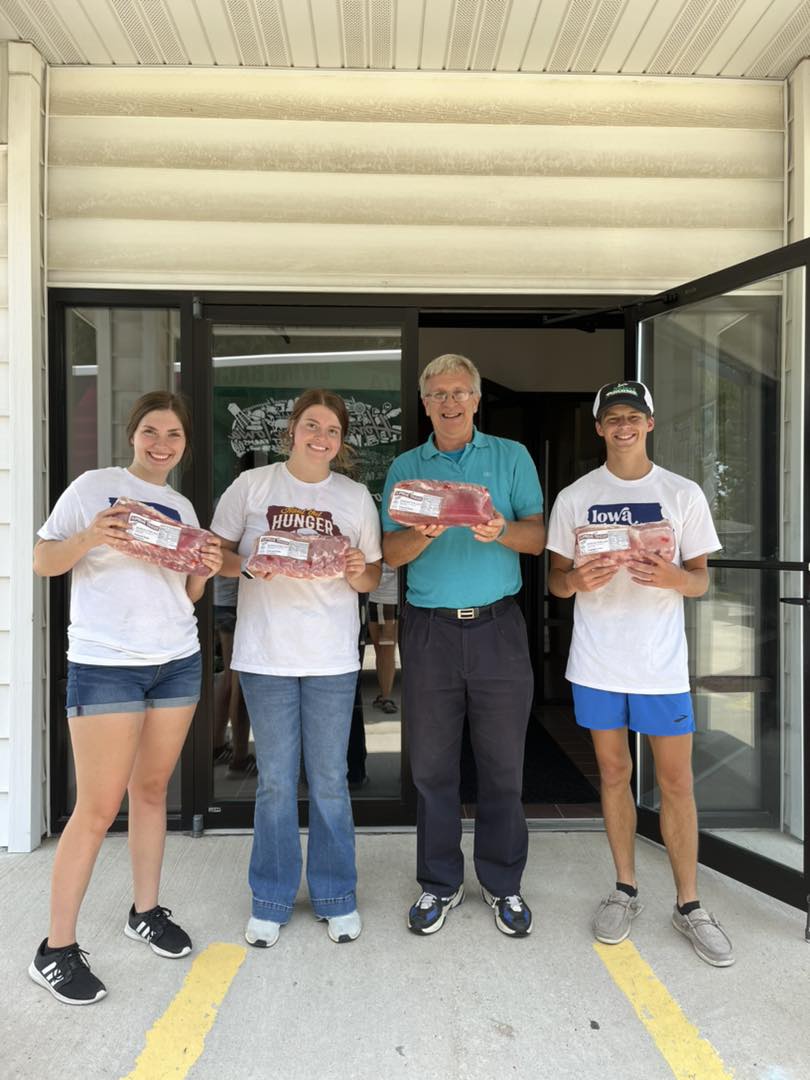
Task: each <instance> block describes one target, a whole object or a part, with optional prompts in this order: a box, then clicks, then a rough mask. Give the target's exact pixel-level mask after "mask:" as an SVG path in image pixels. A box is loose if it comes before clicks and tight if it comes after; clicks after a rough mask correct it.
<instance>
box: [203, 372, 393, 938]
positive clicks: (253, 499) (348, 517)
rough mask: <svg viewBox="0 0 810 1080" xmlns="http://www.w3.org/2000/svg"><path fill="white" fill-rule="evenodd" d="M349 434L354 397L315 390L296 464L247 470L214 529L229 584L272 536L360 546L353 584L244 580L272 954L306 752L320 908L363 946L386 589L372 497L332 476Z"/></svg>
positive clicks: (241, 641)
mask: <svg viewBox="0 0 810 1080" xmlns="http://www.w3.org/2000/svg"><path fill="white" fill-rule="evenodd" d="M348 430H349V414H348V411H347V409H346V405H345V403H344V401H343V399H342V398H340V397H339V396H338V395H337V394H334V393H332V392H331V391H328V390H307V391H306V392H305V393H304V394H302V395H301V397H299V398H298V400H297V401H296V402H295V405H294V406H293V411H292V415H291V416H290V421H289V426H288V437H289V445H290V453H289V458H288V460H287V461H286V462H276V463H275V464H273V465H265V466H263V467H262V468H258V469H250V470H248V471H247V472H244V473H242V475H241V476H239V477H238V478H237V479H236V480H235V481H234V482H233V483H232V484H231V486H230V487H229V488H228V489H227V491H226V492H225V493H224V494H223V495H222V498H221V499H220V501H219V505H218V507H217V510H216V514H215V515H214V520H213V523H212V525H211V528H212V529H213V530H214V532H216V533H217V534H218V535H219V536H220V537H222V541H223V547H224V548H225V549H226V550H225V561H224V565H223V573H224V574H225V575H226V576H238V575H239V573H240V570H243V567H244V564H245V562H246V561H247V556H249V555H250V554H251V553H252V551H253V546H254V543H255V541H256V538H257V537H258V536H260V535H261V534H262V533H266V532H267V531H268V529H272V530H273V531H274V532H277V531H279V530H280V531H284V532H287V531H288V532H291V533H303V534H307V533H312V532H315V533H317V534H320V535H340V534H342V535H344V536H346V537H348V539H349V543H350V545H351V546H350V548H349V551H348V554H347V556H346V569H345V574H344V576H343V577H340V578H335V579H331V580H303V579H299V578H291V577H284V576H282V575H280V574H267V575H258V574H257V575H255V579H254V580H245V579H244V578H243V579H242V580H241V581H240V582H239V603H238V613H239V616H238V619H237V621H236V635H235V639H234V649H233V659H232V661H231V666H232V667H233V669H234V671H238V672H239V673H240V682H241V684H242V693H243V694H244V696H245V701H246V702H247V707H248V712H249V713H250V721H251V725H252V727H253V734H254V738H255V742H256V758H257V761H258V766H259V786H258V791H257V793H256V815H255V823H254V834H253V850H252V853H251V857H250V874H249V881H250V888H251V892H252V895H253V900H252V908H251V917H250V919H249V921H248V924H247V928H246V930H245V938H246V939H247V941H248V942H249V944H251V945H256V946H259V947H262V948H268V947H269V946H271V945H274V944H275V943H276V941H278V936H279V931H280V929H281V927H282V926H283V925H284V924H285V923H286V922H288V920H289V919H290V917H291V915H292V910H293V903H294V901H295V896H296V893H297V892H298V885H299V882H300V880H301V843H300V838H299V834H298V804H297V798H298V774H299V767H300V761H301V748H302V746H303V754H304V767H305V769H306V775H307V783H308V785H309V841H308V844H307V883H308V885H309V895H310V901H311V903H312V907H313V910H314V912H315V915H316V916H317V917H318V918H319V919H325V920H326V921H327V928H328V933H329V937H330V938H331V939H332V940H333V941H337V942H341V941H353V940H354V939H355V938H356V937H357V936H358V934H359V933H360V930H361V922H360V916H359V914H358V912H357V901H356V897H355V887H356V884H357V870H356V867H355V857H354V823H353V821H352V811H351V802H350V800H349V789H348V783H347V780H346V748H347V745H348V741H349V729H350V726H351V719H352V707H353V704H354V693H355V686H356V683H357V675H358V670H359V667H360V662H359V654H358V644H357V643H358V635H359V629H360V623H359V611H358V603H357V594H358V593H361V592H369V591H371V590H372V589H374V588H375V587H376V586H377V584H378V582H379V580H380V563H381V559H382V552H381V549H380V523H379V516H378V514H377V510H376V507H375V505H374V501H373V499H372V498H371V495H370V494H369V492H368V490H367V489H366V488H365V487H364V486H363V485H362V484H359V483H357V482H355V481H354V480H350V479H349V478H348V477H347V476H343V475H342V474H340V473H338V472H333V471H332V468H331V466H332V463H333V462H334V463H335V464H338V465H345V463H346V454H347V447H346V435H347V432H348ZM233 552H236V553H238V554H232V553H233ZM262 579H263V580H262Z"/></svg>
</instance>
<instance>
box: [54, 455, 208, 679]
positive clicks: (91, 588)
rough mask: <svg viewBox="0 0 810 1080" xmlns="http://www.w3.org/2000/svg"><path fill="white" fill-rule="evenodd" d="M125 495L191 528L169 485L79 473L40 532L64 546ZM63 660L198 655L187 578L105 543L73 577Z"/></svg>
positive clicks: (111, 473)
mask: <svg viewBox="0 0 810 1080" xmlns="http://www.w3.org/2000/svg"><path fill="white" fill-rule="evenodd" d="M122 496H126V498H128V499H137V500H138V501H139V502H144V503H148V504H149V505H150V506H153V507H155V509H157V510H160V511H161V512H162V513H164V514H168V516H169V517H173V518H176V519H177V520H178V521H181V522H183V524H185V525H193V526H195V527H197V526H198V525H199V522H198V521H197V515H196V514H195V513H194V507H193V506H192V505H191V503H190V502H189V501H188V499H187V498H185V496H183V495H181V494H180V493H179V492H177V491H175V490H174V488H171V487H169V485H168V484H166V485H164V486H160V485H159V484H149V483H147V482H146V481H145V480H139V479H138V477H137V476H133V475H132V473H131V472H130V471H129V470H128V469H122V468H118V467H113V468H109V469H94V470H93V471H92V472H86V473H82V475H81V476H79V477H77V478H76V479H75V480H74V481H73V483H72V484H71V485H70V486H69V487H68V488H67V489H66V490H65V491H64V492H63V493H62V494H61V495H60V497H59V499H58V500H57V503H56V506H54V508H53V510H52V511H51V516H50V517H49V518H48V520H47V521H46V522H45V524H44V525H43V526H42V528H41V529H40V530H39V532H38V534H37V535H38V536H40V537H41V538H42V539H43V540H67V539H69V538H70V537H71V536H74V535H75V534H76V533H77V532H80V531H81V530H82V529H86V528H87V526H88V525H89V524H90V522H91V521H92V520H93V518H94V517H95V516H96V514H98V513H99V512H100V511H101V510H106V509H108V508H109V507H110V506H112V504H113V503H114V502H115V500H116V499H117V498H120V497H122ZM71 576H72V580H71V586H70V626H69V627H68V660H72V661H73V662H74V663H77V664H104V665H108V666H111V665H115V664H121V665H137V664H166V663H168V662H169V661H170V660H181V659H183V657H185V656H192V655H193V654H194V653H196V652H197V651H198V650H199V648H200V643H199V639H198V637H197V617H196V616H195V614H194V605H193V604H192V602H191V600H190V599H189V597H188V594H187V593H186V578H185V575H184V574H178V573H177V572H176V571H175V570H166V569H164V568H163V567H161V566H155V565H153V564H152V563H148V562H144V561H143V560H142V559H133V558H131V556H129V555H124V554H123V553H122V552H120V551H116V550H115V549H114V548H111V547H108V546H107V545H106V544H104V545H102V546H101V547H95V548H92V549H91V550H90V551H88V552H87V554H86V555H83V556H82V558H81V559H79V561H78V562H77V563H76V565H75V566H74V567H73V570H72V572H71Z"/></svg>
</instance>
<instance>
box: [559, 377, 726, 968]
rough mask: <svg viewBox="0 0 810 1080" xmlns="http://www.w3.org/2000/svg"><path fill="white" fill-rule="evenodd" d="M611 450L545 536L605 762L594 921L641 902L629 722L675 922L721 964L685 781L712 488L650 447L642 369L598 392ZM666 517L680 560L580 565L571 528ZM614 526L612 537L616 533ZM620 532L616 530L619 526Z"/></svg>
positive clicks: (607, 936)
mask: <svg viewBox="0 0 810 1080" xmlns="http://www.w3.org/2000/svg"><path fill="white" fill-rule="evenodd" d="M593 414H594V417H595V418H596V431H597V433H598V434H599V435H600V436H601V437H602V438H603V439H604V440H605V449H606V454H607V461H606V464H605V465H603V466H602V467H601V468H598V469H594V470H593V471H592V472H589V473H588V474H587V475H585V476H583V477H581V478H580V479H579V480H577V481H576V482H575V483H573V484H571V485H570V486H569V487H567V488H565V489H564V490H563V491H561V492H560V494H559V496H558V498H557V501H556V502H555V504H554V509H553V510H552V513H551V521H550V524H549V531H548V540H547V545H546V546H547V547H548V549H549V552H550V553H551V564H550V572H549V589H550V591H551V592H552V593H553V594H554V595H555V596H559V597H562V598H566V597H569V596H576V602H575V605H574V633H573V637H572V640H571V651H570V654H569V658H568V667H567V670H566V677H567V679H568V680H569V682H570V683H571V684H572V690H573V694H574V712H575V715H576V720H577V723H578V724H580V725H581V726H582V727H586V728H589V729H590V731H591V735H592V737H593V744H594V749H595V751H596V758H597V761H598V763H599V773H600V778H601V792H602V812H603V814H604V818H605V828H606V830H607V834H608V841H609V843H610V849H611V852H612V854H613V861H614V863H615V866H616V888H615V890H614V891H612V892H611V893H610V894H609V895H608V896H607V897H606V898H605V899H604V900H603V901H602V902H601V904H600V905H599V908H598V910H597V912H596V915H595V917H594V922H593V929H594V934H595V936H596V938H597V939H598V940H599V941H602V942H605V943H606V944H609V945H615V944H618V943H619V942H620V941H623V940H624V939H625V938H626V937H627V936H628V934H629V933H630V927H631V924H632V921H633V919H634V918H635V917H636V915H638V914H639V912H640V911H641V908H642V905H641V904H640V903H639V899H638V889H637V885H636V877H635V860H634V849H635V831H636V807H635V801H634V799H633V795H632V792H631V790H630V776H631V772H632V761H631V757H630V749H629V744H628V737H627V729H628V728H629V729H630V730H631V731H636V732H640V733H642V734H644V735H646V736H647V737H648V738H649V740H650V746H651V749H652V753H653V758H654V761H655V774H656V780H657V783H658V786H659V788H660V791H661V833H662V835H663V838H664V843H665V844H666V848H667V854H668V855H669V860H670V864H671V866H672V872H673V876H674V878H675V886H676V889H677V896H676V904H675V910H674V911H673V915H672V924H673V926H674V927H675V929H676V930H679V931H680V932H681V933H682V934H684V935H685V936H686V937H687V938H688V939H689V940H690V941H691V943H692V945H693V947H694V949H695V952H696V953H697V954H698V956H699V957H700V958H701V959H702V960H705V961H706V962H707V963H708V964H712V965H713V966H715V967H727V966H728V965H729V964H732V963H734V953H733V950H732V945H731V942H730V940H729V938H728V935H727V934H726V932H725V931H724V930H723V928H722V927H721V926H720V924H719V923H718V922H717V920H716V919H715V917H714V916H713V915H710V914H709V913H708V912H707V911H705V910H704V909H703V908H702V907H701V906H700V901H699V900H698V896H697V849H698V830H697V810H696V807H695V799H694V795H693V791H692V732H693V731H694V730H695V722H694V717H693V713H692V702H691V698H690V695H689V672H688V667H687V652H686V635H685V632H684V619H683V597H691V596H702V595H703V594H704V593H705V592H706V590H707V588H708V586H709V573H708V569H707V560H708V555H709V554H710V553H711V552H713V551H717V550H718V549H719V547H720V542H719V540H718V539H717V533H716V532H715V529H714V525H713V524H712V519H711V513H710V511H709V506H708V503H707V502H706V497H705V496H704V494H703V492H702V490H701V489H700V487H698V485H697V484H695V483H693V482H692V481H691V480H686V479H684V477H682V476H678V475H677V474H675V473H672V472H669V471H668V470H666V469H662V468H659V467H658V466H657V465H654V464H653V463H652V461H650V459H649V458H648V456H647V435H648V433H649V432H650V431H652V429H653V426H654V424H655V421H654V419H653V401H652V396H651V395H650V392H649V390H648V389H647V387H646V386H644V384H643V383H639V382H619V383H608V384H606V385H605V386H603V387H602V388H601V389H600V390H599V392H598V393H597V395H596V399H595V401H594V406H593ZM662 520H665V521H669V522H670V523H671V525H672V528H673V531H674V534H675V554H674V560H673V561H669V560H668V559H666V558H664V557H662V556H661V555H659V554H657V553H652V552H650V553H645V555H644V557H643V558H642V557H639V558H635V559H630V560H629V561H627V562H625V563H623V564H619V563H617V562H616V561H615V560H614V559H612V558H611V557H610V554H609V553H607V554H605V553H602V554H591V555H587V556H585V557H584V558H582V561H581V562H580V559H579V558H577V564H578V565H576V566H575V565H574V556H575V533H574V529H575V528H576V527H578V526H582V525H611V524H612V525H639V524H645V523H648V522H655V521H662ZM616 536H617V533H616V531H615V530H614V532H613V537H614V542H616ZM618 542H619V543H621V542H622V539H621V536H619V537H618Z"/></svg>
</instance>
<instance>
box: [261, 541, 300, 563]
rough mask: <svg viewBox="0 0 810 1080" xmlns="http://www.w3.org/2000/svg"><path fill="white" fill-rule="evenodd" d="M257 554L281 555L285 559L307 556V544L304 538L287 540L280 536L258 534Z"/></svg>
mask: <svg viewBox="0 0 810 1080" xmlns="http://www.w3.org/2000/svg"><path fill="white" fill-rule="evenodd" d="M256 554H257V555H283V556H284V557H285V558H287V559H300V560H301V561H302V562H306V561H307V559H308V558H309V544H308V543H307V542H306V540H292V539H290V540H287V539H286V538H284V537H281V536H260V537H259V543H258V546H257V548H256Z"/></svg>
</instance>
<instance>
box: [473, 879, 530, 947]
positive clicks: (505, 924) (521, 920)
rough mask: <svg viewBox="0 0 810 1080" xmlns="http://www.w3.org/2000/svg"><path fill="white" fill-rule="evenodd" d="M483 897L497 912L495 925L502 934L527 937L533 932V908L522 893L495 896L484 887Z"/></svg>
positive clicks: (482, 890)
mask: <svg viewBox="0 0 810 1080" xmlns="http://www.w3.org/2000/svg"><path fill="white" fill-rule="evenodd" d="M481 897H482V899H483V901H484V903H485V904H489V906H490V907H491V908H492V910H493V911H494V912H495V925H496V926H497V927H498V929H499V930H500V931H501V933H502V934H508V935H509V936H510V937H526V935H527V934H530V933H531V932H532V913H531V909H530V908H529V905H528V904H527V903H526V901H525V900H524V899H523V897H522V896H521V895H520V893H515V894H514V896H493V895H492V893H489V892H487V890H486V889H484V888H482V889H481Z"/></svg>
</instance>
